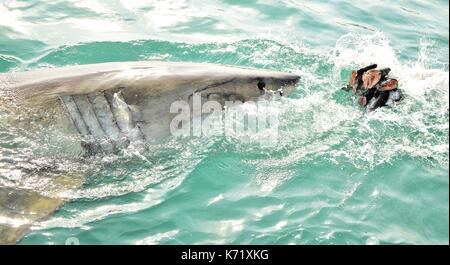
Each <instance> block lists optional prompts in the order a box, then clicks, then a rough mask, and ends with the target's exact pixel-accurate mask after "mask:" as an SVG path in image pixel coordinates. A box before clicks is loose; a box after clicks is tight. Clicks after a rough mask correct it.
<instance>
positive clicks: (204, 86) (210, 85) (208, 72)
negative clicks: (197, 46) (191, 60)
mask: <svg viewBox="0 0 450 265" xmlns="http://www.w3.org/2000/svg"><path fill="white" fill-rule="evenodd" d="M199 70H200V69H199ZM203 71H204V73H202V75H200V73H201V72H203ZM203 71H199V72H198V74H199V75H196V76H192V78H193V80H192V82H191V84H190V87H189V88H190V89H188V90H189V92H190V93H200V94H201V96H202V98H205V99H208V100H217V101H219V102H222V101H227V100H228V101H236V100H239V101H243V102H245V101H248V100H255V99H256V98H258V97H260V96H262V95H279V96H288V95H289V94H290V93H291V92H292V91H293V90H294V89H295V86H296V85H297V84H298V82H299V80H300V76H298V75H296V74H291V73H285V72H275V71H268V70H256V69H246V68H234V67H226V66H224V67H222V66H219V67H218V66H215V67H214V68H212V69H211V68H205V69H203Z"/></svg>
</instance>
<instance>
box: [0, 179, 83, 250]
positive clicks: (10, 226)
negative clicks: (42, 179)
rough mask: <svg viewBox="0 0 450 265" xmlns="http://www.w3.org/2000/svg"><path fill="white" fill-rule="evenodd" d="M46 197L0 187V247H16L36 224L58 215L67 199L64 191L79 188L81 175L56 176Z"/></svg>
mask: <svg viewBox="0 0 450 265" xmlns="http://www.w3.org/2000/svg"><path fill="white" fill-rule="evenodd" d="M51 182H52V183H51V186H53V187H52V189H51V191H49V192H48V195H47V194H46V195H44V194H41V193H39V192H36V191H32V190H25V189H16V188H9V187H0V244H16V243H17V242H19V241H20V239H22V237H23V236H25V234H26V233H27V232H28V231H29V229H30V227H31V226H33V225H35V224H37V222H39V221H42V220H45V219H46V218H48V217H49V216H50V215H52V214H53V213H54V212H55V211H57V210H58V209H59V208H60V207H61V206H62V205H63V204H64V203H65V202H66V201H67V198H66V197H64V196H63V195H62V193H63V192H65V191H70V190H71V189H76V188H79V187H80V186H81V185H82V183H83V177H82V175H78V174H76V175H64V176H58V177H55V178H53V179H52V181H51Z"/></svg>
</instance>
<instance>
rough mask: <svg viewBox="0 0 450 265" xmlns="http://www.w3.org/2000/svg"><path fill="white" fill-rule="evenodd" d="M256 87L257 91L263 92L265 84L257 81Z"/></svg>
mask: <svg viewBox="0 0 450 265" xmlns="http://www.w3.org/2000/svg"><path fill="white" fill-rule="evenodd" d="M257 86H258V89H259V90H264V88H265V87H266V83H264V81H262V80H259V81H258V85H257Z"/></svg>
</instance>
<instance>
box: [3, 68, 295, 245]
mask: <svg viewBox="0 0 450 265" xmlns="http://www.w3.org/2000/svg"><path fill="white" fill-rule="evenodd" d="M299 80H300V76H298V75H296V74H292V73H286V72H277V71H269V70H258V69H250V68H242V67H233V66H227V65H217V64H210V63H188V62H117V63H101V64H91V65H78V66H67V67H62V68H51V69H42V70H35V71H26V72H11V73H6V74H0V112H2V113H3V114H2V115H9V116H10V117H11V119H13V120H14V117H17V116H20V117H21V119H20V120H19V121H14V125H13V126H17V127H24V128H26V130H28V131H37V130H42V129H43V128H44V129H46V130H49V131H50V130H51V131H52V132H53V133H55V132H56V133H60V134H68V135H77V136H79V139H80V145H82V146H84V147H86V148H87V149H89V150H90V151H101V152H105V151H106V152H109V151H114V150H117V149H120V148H121V147H124V146H126V145H127V144H129V143H130V142H134V141H143V142H148V141H152V140H156V139H160V138H161V137H164V136H166V135H168V133H169V129H170V123H171V121H172V119H173V118H174V116H175V115H176V114H174V113H171V112H170V111H169V109H170V106H171V104H172V103H173V102H175V101H180V100H181V101H186V102H189V104H192V95H194V93H200V94H201V97H202V98H204V99H207V100H215V101H218V102H219V103H221V104H223V103H224V102H225V101H236V100H239V101H242V102H245V101H249V100H256V99H257V98H258V97H260V96H261V95H263V94H265V93H267V92H270V91H272V92H273V93H279V94H280V95H282V96H287V95H289V94H290V93H291V92H292V91H293V90H294V89H295V86H296V85H297V84H298V82H299ZM74 139H76V138H74ZM38 174H52V176H53V177H52V179H53V184H55V185H56V186H57V187H58V188H54V189H53V190H52V192H47V193H45V194H42V193H38V192H35V191H30V190H22V189H20V187H19V188H17V187H1V186H0V243H3V244H14V243H16V242H18V240H20V239H21V238H22V237H23V236H24V235H25V234H26V232H27V231H28V230H29V228H30V226H31V225H33V224H34V223H35V222H37V221H39V220H42V219H44V218H46V217H47V216H49V215H51V214H52V213H53V212H54V211H55V210H56V209H58V207H60V206H61V205H62V204H63V203H64V202H65V200H66V199H65V198H63V197H61V196H59V195H58V194H59V192H60V191H64V190H67V189H76V188H78V187H80V186H81V185H82V183H83V176H82V175H83V172H58V173H54V172H45V171H43V172H39V173H38Z"/></svg>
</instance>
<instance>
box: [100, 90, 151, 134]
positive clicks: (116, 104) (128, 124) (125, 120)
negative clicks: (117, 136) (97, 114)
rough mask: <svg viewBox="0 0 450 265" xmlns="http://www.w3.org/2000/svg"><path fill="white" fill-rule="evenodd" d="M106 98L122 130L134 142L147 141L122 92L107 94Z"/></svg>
mask: <svg viewBox="0 0 450 265" xmlns="http://www.w3.org/2000/svg"><path fill="white" fill-rule="evenodd" d="M105 98H106V100H107V101H108V103H109V105H110V108H111V112H112V113H113V115H114V118H115V120H116V122H117V124H118V127H119V128H120V130H121V131H122V132H123V133H125V135H127V136H128V137H129V138H131V140H133V141H146V140H147V139H146V137H145V135H144V133H143V132H142V130H141V128H140V127H139V125H138V124H137V123H136V122H135V120H134V118H133V113H132V112H131V109H130V106H128V104H127V103H126V101H125V99H124V97H123V95H122V93H121V92H120V91H119V92H115V93H114V92H112V93H106V92H105Z"/></svg>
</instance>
